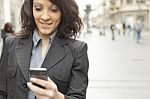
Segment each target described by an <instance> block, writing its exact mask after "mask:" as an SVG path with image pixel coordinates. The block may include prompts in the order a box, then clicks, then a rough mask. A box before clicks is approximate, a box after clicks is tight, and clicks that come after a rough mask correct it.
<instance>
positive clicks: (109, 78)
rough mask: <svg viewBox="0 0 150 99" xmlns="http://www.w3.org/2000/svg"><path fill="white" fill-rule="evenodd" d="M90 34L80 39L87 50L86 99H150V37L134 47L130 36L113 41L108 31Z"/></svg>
mask: <svg viewBox="0 0 150 99" xmlns="http://www.w3.org/2000/svg"><path fill="white" fill-rule="evenodd" d="M92 31H93V33H91V34H87V35H84V36H81V38H80V39H81V40H84V41H85V42H87V43H88V46H89V50H88V54H89V60H90V69H89V80H90V82H89V87H88V90H87V99H150V35H149V34H146V33H144V34H143V35H142V40H141V43H140V44H137V43H136V40H135V38H134V36H133V35H130V36H127V35H126V36H123V35H120V36H119V35H118V34H117V35H116V38H115V41H112V40H111V32H110V31H108V30H107V31H106V36H105V37H103V36H99V33H98V31H97V30H95V29H93V30H92Z"/></svg>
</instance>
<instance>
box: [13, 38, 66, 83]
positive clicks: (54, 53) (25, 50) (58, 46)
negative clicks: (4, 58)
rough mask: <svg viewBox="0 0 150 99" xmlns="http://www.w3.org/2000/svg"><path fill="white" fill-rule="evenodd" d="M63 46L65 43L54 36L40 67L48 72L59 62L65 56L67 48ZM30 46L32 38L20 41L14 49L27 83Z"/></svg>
mask: <svg viewBox="0 0 150 99" xmlns="http://www.w3.org/2000/svg"><path fill="white" fill-rule="evenodd" d="M64 45H67V42H66V41H65V40H63V39H62V40H61V39H60V38H59V37H57V36H56V37H55V39H54V41H53V42H52V45H51V47H50V49H49V51H48V53H47V55H46V57H45V60H44V61H43V64H42V67H45V68H47V69H48V70H49V69H51V68H52V67H54V66H55V65H56V64H57V63H58V62H60V61H61V60H62V59H63V58H64V57H65V56H66V54H67V48H66V47H65V46H64ZM32 46H33V41H32V38H31V37H29V38H28V39H23V40H20V42H19V44H18V45H17V46H16V48H15V53H16V59H17V63H18V66H19V67H20V69H21V71H22V73H23V75H24V77H25V79H26V80H27V81H28V80H29V66H30V60H31V52H32Z"/></svg>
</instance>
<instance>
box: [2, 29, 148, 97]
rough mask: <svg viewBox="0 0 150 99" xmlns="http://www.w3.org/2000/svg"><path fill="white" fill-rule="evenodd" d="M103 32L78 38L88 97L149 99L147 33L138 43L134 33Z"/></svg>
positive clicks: (94, 32) (93, 32) (93, 30)
mask: <svg viewBox="0 0 150 99" xmlns="http://www.w3.org/2000/svg"><path fill="white" fill-rule="evenodd" d="M105 32H106V35H105V36H102V35H101V36H100V35H99V31H98V30H97V29H92V33H84V34H81V37H80V38H79V39H80V40H83V41H85V42H86V43H87V44H88V56H89V63H90V67H89V86H88V89H87V99H150V34H149V33H143V34H142V39H141V41H140V43H139V44H137V43H136V40H135V37H134V35H133V34H131V35H130V36H128V35H125V36H124V35H118V34H117V33H116V35H115V40H112V37H111V32H110V30H106V31H105ZM0 48H2V40H1V39H0Z"/></svg>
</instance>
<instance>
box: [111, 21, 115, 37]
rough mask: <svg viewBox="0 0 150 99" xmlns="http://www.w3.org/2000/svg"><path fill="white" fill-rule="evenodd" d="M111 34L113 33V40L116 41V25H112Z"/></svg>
mask: <svg viewBox="0 0 150 99" xmlns="http://www.w3.org/2000/svg"><path fill="white" fill-rule="evenodd" d="M110 29H111V33H112V40H115V31H114V30H115V25H114V24H111V25H110Z"/></svg>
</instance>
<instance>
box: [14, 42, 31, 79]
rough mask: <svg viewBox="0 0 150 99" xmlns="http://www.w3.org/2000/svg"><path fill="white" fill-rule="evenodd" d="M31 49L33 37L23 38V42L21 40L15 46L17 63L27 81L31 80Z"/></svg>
mask: <svg viewBox="0 0 150 99" xmlns="http://www.w3.org/2000/svg"><path fill="white" fill-rule="evenodd" d="M31 51H32V39H26V40H23V42H20V43H19V45H18V46H16V48H15V53H16V59H17V63H18V65H19V67H20V69H21V71H22V73H23V75H24V77H25V79H26V80H27V81H28V80H29V66H30V59H31Z"/></svg>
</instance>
